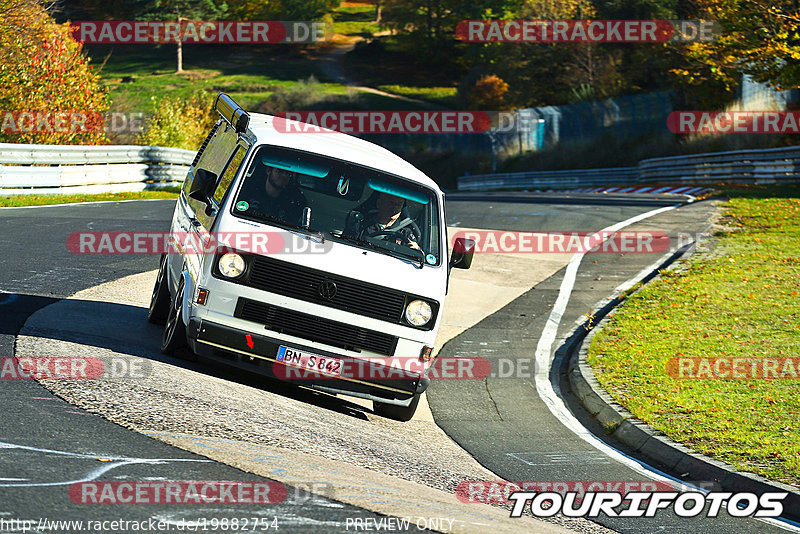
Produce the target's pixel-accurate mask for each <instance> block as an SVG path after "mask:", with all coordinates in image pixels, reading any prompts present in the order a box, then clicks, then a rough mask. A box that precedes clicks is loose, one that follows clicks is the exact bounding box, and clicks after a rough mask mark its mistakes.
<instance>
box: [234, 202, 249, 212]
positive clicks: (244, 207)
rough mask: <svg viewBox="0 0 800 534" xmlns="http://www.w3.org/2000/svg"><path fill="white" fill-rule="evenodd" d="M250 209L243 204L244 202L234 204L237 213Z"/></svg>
mask: <svg viewBox="0 0 800 534" xmlns="http://www.w3.org/2000/svg"><path fill="white" fill-rule="evenodd" d="M249 207H250V204H248V203H247V202H245V201H244V200H240V201H239V202H237V203H236V209H237V210H239V211H247V208H249Z"/></svg>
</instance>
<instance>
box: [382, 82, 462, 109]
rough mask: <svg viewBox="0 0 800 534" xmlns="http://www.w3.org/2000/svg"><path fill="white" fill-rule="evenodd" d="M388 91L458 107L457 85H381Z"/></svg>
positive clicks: (448, 106)
mask: <svg viewBox="0 0 800 534" xmlns="http://www.w3.org/2000/svg"><path fill="white" fill-rule="evenodd" d="M378 89H380V90H382V91H386V92H387V93H394V94H397V95H402V96H407V97H409V98H416V99H418V100H426V101H428V102H432V103H434V104H438V105H440V106H444V107H447V108H457V107H458V89H457V88H455V87H408V86H405V85H379V86H378Z"/></svg>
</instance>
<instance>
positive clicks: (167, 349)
mask: <svg viewBox="0 0 800 534" xmlns="http://www.w3.org/2000/svg"><path fill="white" fill-rule="evenodd" d="M183 291H184V282H183V278H182V277H181V281H180V284H179V285H178V292H177V293H176V294H175V300H172V301H171V302H170V307H169V314H168V315H167V324H166V325H164V335H163V336H161V352H163V353H164V354H167V355H169V356H172V355H174V354H175V352H176V351H178V350H181V349H184V348H185V347H186V346H187V343H186V325H185V324H183Z"/></svg>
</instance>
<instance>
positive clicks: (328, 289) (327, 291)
mask: <svg viewBox="0 0 800 534" xmlns="http://www.w3.org/2000/svg"><path fill="white" fill-rule="evenodd" d="M317 293H318V294H319V296H320V297H322V298H323V299H325V300H332V299H333V297H335V296H336V283H335V282H332V281H330V280H325V281H324V282H321V283H320V284H319V287H318V288H317Z"/></svg>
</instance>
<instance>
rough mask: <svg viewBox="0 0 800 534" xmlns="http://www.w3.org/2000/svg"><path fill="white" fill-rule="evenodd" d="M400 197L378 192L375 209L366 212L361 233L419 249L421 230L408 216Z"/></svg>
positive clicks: (403, 201)
mask: <svg viewBox="0 0 800 534" xmlns="http://www.w3.org/2000/svg"><path fill="white" fill-rule="evenodd" d="M404 205H405V200H404V199H402V198H401V197H398V196H395V195H390V194H389V193H380V194H379V195H378V199H377V201H376V203H375V206H376V209H374V210H371V211H369V212H368V213H367V215H366V217H365V219H364V225H365V226H364V230H363V231H362V233H361V235H365V236H367V237H373V236H374V237H377V238H379V239H388V240H390V241H394V242H395V243H397V244H398V245H404V246H406V247H409V248H413V249H415V250H421V249H420V247H419V244H418V241H419V238H420V236H421V235H422V232H421V231H420V229H419V226H417V224H416V223H415V222H414V221H413V220H412V219H411V217H409V216H408V212H406V211H405V210H404V209H403V207H404Z"/></svg>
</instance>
